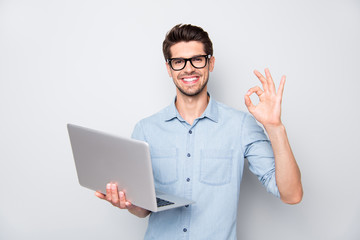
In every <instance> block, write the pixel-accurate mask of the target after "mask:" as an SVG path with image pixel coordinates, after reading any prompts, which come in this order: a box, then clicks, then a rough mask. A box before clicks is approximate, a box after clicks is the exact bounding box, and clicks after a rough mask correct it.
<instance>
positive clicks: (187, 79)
mask: <svg viewBox="0 0 360 240" xmlns="http://www.w3.org/2000/svg"><path fill="white" fill-rule="evenodd" d="M199 78H200V77H199V76H192V77H184V78H181V80H182V81H183V82H185V83H194V82H196V81H198V80H199Z"/></svg>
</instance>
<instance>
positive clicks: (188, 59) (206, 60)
mask: <svg viewBox="0 0 360 240" xmlns="http://www.w3.org/2000/svg"><path fill="white" fill-rule="evenodd" d="M196 57H205V65H204V66H203V67H195V66H194V64H193V63H192V61H191V59H193V58H196ZM210 58H211V55H210V54H207V55H197V56H193V57H191V58H168V59H166V62H167V63H168V64H169V65H170V67H171V69H172V70H174V71H181V70H183V69H184V68H185V67H186V64H187V62H188V61H189V62H190V64H191V66H193V67H194V68H196V69H201V68H204V67H206V65H207V62H208V60H209V59H210ZM176 59H182V60H184V61H185V64H184V67H183V68H181V69H174V68H173V66H172V64H171V61H173V60H176Z"/></svg>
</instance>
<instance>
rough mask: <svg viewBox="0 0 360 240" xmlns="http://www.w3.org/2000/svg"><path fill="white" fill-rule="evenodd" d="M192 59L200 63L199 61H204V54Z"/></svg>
mask: <svg viewBox="0 0 360 240" xmlns="http://www.w3.org/2000/svg"><path fill="white" fill-rule="evenodd" d="M191 60H192V61H193V62H194V63H199V62H202V61H204V57H202V56H199V57H193V58H192V59H191Z"/></svg>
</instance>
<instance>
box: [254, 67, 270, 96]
mask: <svg viewBox="0 0 360 240" xmlns="http://www.w3.org/2000/svg"><path fill="white" fill-rule="evenodd" d="M254 73H255V75H256V77H257V78H258V79H259V80H260V82H261V84H262V85H263V88H264V91H267V90H268V84H267V81H266V78H265V77H264V76H263V75H262V74H261V73H260V72H259V71H258V70H254Z"/></svg>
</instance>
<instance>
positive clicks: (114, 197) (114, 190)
mask: <svg viewBox="0 0 360 240" xmlns="http://www.w3.org/2000/svg"><path fill="white" fill-rule="evenodd" d="M111 203H112V204H113V205H114V206H119V192H118V188H117V185H116V184H115V183H113V184H111Z"/></svg>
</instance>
